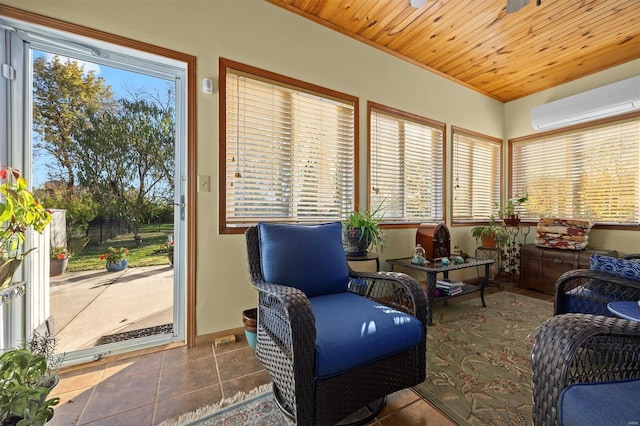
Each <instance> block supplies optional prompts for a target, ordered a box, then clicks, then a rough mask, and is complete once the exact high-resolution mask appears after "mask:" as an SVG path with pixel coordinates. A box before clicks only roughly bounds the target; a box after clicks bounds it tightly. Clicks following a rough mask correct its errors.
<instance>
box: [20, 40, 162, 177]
mask: <svg viewBox="0 0 640 426" xmlns="http://www.w3.org/2000/svg"><path fill="white" fill-rule="evenodd" d="M42 56H45V57H46V58H47V60H49V59H51V58H53V56H54V55H53V54H50V53H46V52H41V51H37V50H34V51H33V59H34V60H35V59H37V58H39V57H42ZM59 56H60V58H61V61H66V60H73V61H75V62H78V63H79V64H80V66H82V67H83V68H84V70H85V72H86V73H88V72H90V71H92V70H93V71H94V72H95V74H96V76H98V77H102V78H104V80H105V84H106V85H108V86H111V89H112V91H113V93H114V96H115V98H116V99H120V98H127V97H129V96H130V93H135V92H138V91H139V90H140V89H144V90H145V91H146V92H148V93H151V94H154V95H155V94H163V93H164V94H166V91H167V87H168V85H169V84H173V82H170V81H168V80H164V79H160V78H157V77H152V76H148V75H144V74H140V73H135V72H131V71H127V70H123V69H119V68H114V67H110V66H106V65H99V64H97V63H92V62H86V61H81V60H77V59H69V58H68V57H66V56H62V55H59ZM52 161H53V160H52V158H51V157H48V156H35V157H34V159H33V166H32V170H33V176H32V181H33V182H32V185H33V187H34V188H37V187H39V186H40V185H42V184H43V183H45V182H46V181H48V180H49V179H48V177H47V170H48V168H47V165H48V164H51V163H52Z"/></svg>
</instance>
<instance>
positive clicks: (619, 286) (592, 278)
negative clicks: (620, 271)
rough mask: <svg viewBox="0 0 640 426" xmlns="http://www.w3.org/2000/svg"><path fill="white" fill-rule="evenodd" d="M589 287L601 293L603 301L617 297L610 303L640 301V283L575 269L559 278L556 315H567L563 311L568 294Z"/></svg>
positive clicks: (555, 307)
mask: <svg viewBox="0 0 640 426" xmlns="http://www.w3.org/2000/svg"><path fill="white" fill-rule="evenodd" d="M584 285H589V286H591V287H593V288H597V289H598V290H599V291H600V296H601V299H600V300H601V301H602V300H603V299H602V298H604V297H607V295H611V296H613V295H617V297H615V298H611V300H607V302H609V301H614V300H638V299H640V281H634V280H630V279H628V278H623V277H619V276H616V275H611V274H606V273H604V272H599V271H594V270H592V269H574V270H571V271H567V272H565V273H564V274H562V275H561V276H560V278H558V281H556V287H555V298H554V309H553V310H554V315H559V314H563V313H565V312H564V311H563V301H564V297H566V294H567V293H568V292H569V291H571V290H573V289H574V288H577V287H580V286H584Z"/></svg>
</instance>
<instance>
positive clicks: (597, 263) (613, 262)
mask: <svg viewBox="0 0 640 426" xmlns="http://www.w3.org/2000/svg"><path fill="white" fill-rule="evenodd" d="M589 268H590V269H592V270H594V271H599V272H604V273H606V274H611V275H616V276H619V277H623V278H628V279H630V280H635V281H640V259H618V258H616V257H609V256H602V255H600V254H592V255H591V258H590V261H589Z"/></svg>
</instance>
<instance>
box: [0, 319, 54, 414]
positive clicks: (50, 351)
mask: <svg viewBox="0 0 640 426" xmlns="http://www.w3.org/2000/svg"><path fill="white" fill-rule="evenodd" d="M55 343H56V342H55V339H54V338H53V337H51V336H50V335H49V334H48V333H47V334H46V335H39V334H37V333H36V332H34V336H33V338H32V339H31V340H30V341H28V342H27V344H26V345H24V346H23V347H19V348H16V349H11V350H9V351H7V352H5V353H3V354H2V355H0V377H1V378H2V380H0V424H2V425H3V426H7V425H17V426H23V425H44V424H45V423H46V422H48V421H49V420H51V418H52V417H53V414H54V410H53V407H54V406H55V405H57V404H58V402H59V401H60V398H48V396H49V393H50V392H51V390H52V389H53V387H54V386H55V385H56V384H57V383H58V381H59V377H58V375H57V367H59V366H60V363H61V362H62V358H63V356H62V355H56V354H55V353H54V352H55Z"/></svg>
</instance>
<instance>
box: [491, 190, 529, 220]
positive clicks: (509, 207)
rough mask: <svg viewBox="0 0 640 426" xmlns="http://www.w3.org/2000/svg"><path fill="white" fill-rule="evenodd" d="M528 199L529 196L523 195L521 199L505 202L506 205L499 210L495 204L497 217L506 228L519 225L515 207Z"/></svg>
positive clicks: (516, 198) (515, 198)
mask: <svg viewBox="0 0 640 426" xmlns="http://www.w3.org/2000/svg"><path fill="white" fill-rule="evenodd" d="M528 199H529V194H526V193H525V195H523V196H522V197H514V198H510V199H508V200H507V204H506V205H505V206H504V207H503V208H499V207H500V206H499V205H498V203H496V207H498V216H500V218H501V219H502V220H503V221H504V223H505V225H507V226H518V224H519V223H520V216H519V215H518V211H517V210H516V207H518V206H521V205H522V204H524V203H526V202H527V200H528Z"/></svg>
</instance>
